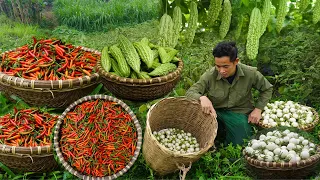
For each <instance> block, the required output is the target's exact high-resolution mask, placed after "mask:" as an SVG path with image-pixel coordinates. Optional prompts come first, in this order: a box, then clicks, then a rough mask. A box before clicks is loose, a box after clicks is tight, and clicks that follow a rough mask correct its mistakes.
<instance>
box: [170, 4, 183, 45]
mask: <svg viewBox="0 0 320 180" xmlns="http://www.w3.org/2000/svg"><path fill="white" fill-rule="evenodd" d="M172 21H173V28H172V31H173V37H172V38H171V39H169V41H170V42H171V43H170V47H172V48H175V47H176V46H177V44H178V40H179V37H180V31H181V28H182V13H181V9H180V7H179V6H176V7H175V8H174V9H173V16H172Z"/></svg>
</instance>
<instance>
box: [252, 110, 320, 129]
mask: <svg viewBox="0 0 320 180" xmlns="http://www.w3.org/2000/svg"><path fill="white" fill-rule="evenodd" d="M311 111H312V113H313V114H314V115H315V120H314V121H313V122H312V123H310V124H307V125H305V126H300V127H298V128H299V129H301V130H303V131H307V132H310V131H312V130H313V129H314V128H315V127H316V126H317V124H318V123H319V114H318V112H317V111H316V110H315V109H313V108H312V109H311ZM257 125H258V126H260V127H261V128H264V129H267V128H272V126H270V125H266V124H263V123H262V121H261V120H260V121H259V122H258V124H257Z"/></svg>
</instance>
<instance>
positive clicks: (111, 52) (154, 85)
mask: <svg viewBox="0 0 320 180" xmlns="http://www.w3.org/2000/svg"><path fill="white" fill-rule="evenodd" d="M118 42H119V43H118V44H115V45H111V46H106V47H104V48H103V50H102V52H101V60H100V61H98V63H97V70H98V73H99V75H100V77H101V81H102V83H103V84H104V86H105V88H107V89H108V90H109V91H110V92H111V93H112V94H113V95H115V96H117V97H119V98H123V99H127V100H134V101H145V100H151V99H157V98H160V97H162V96H164V95H166V94H168V93H169V92H171V91H172V89H173V88H174V87H175V86H176V84H177V83H178V81H179V80H180V77H181V72H182V69H183V62H182V60H181V59H179V58H177V57H176V55H177V53H178V50H176V49H174V48H169V47H161V46H158V45H154V44H152V43H150V42H149V40H148V39H147V38H143V39H141V41H138V42H132V41H130V40H129V39H128V38H127V37H126V36H124V35H122V34H121V35H119V37H118Z"/></svg>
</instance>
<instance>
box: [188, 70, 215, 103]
mask: <svg viewBox="0 0 320 180" xmlns="http://www.w3.org/2000/svg"><path fill="white" fill-rule="evenodd" d="M209 77H210V70H209V71H207V72H205V73H204V74H202V76H201V77H200V79H199V80H198V82H196V83H194V84H193V85H192V86H191V87H190V88H189V89H188V91H187V92H186V96H187V97H190V98H193V99H196V100H199V98H200V97H201V96H203V95H204V94H205V93H206V92H207V89H208V85H209Z"/></svg>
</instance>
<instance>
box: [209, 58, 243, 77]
mask: <svg viewBox="0 0 320 180" xmlns="http://www.w3.org/2000/svg"><path fill="white" fill-rule="evenodd" d="M214 60H215V64H216V68H217V70H218V71H219V73H220V74H221V76H222V77H223V78H227V77H229V76H232V75H234V73H235V72H236V68H237V64H238V62H239V59H238V58H237V59H236V60H235V61H234V62H230V57H229V56H223V57H215V58H214Z"/></svg>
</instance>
